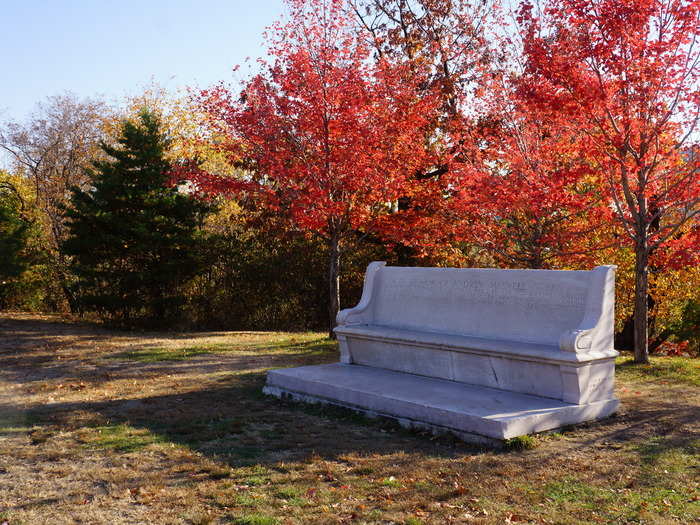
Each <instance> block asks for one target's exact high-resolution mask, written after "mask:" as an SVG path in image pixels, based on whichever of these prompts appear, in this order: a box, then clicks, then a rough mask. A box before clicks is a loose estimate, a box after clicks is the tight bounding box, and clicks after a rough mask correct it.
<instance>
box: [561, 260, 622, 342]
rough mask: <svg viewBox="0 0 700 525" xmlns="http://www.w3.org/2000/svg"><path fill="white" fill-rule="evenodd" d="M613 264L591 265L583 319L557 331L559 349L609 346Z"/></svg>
mask: <svg viewBox="0 0 700 525" xmlns="http://www.w3.org/2000/svg"><path fill="white" fill-rule="evenodd" d="M616 268H617V266H597V267H596V268H595V269H593V271H592V273H593V275H592V276H591V280H590V283H589V285H588V292H587V294H586V309H585V313H584V316H583V320H582V321H581V324H580V325H579V326H578V328H576V329H575V330H569V331H567V332H564V333H563V334H562V335H561V337H560V338H559V348H560V349H561V350H563V351H565V352H591V351H607V350H612V349H613V335H614V331H615V269H616Z"/></svg>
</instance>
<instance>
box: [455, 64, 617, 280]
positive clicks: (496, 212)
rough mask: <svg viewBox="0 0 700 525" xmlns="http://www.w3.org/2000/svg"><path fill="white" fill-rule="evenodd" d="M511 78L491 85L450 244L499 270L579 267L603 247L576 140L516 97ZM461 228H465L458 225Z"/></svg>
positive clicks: (597, 201) (601, 215) (593, 184)
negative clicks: (478, 251)
mask: <svg viewBox="0 0 700 525" xmlns="http://www.w3.org/2000/svg"><path fill="white" fill-rule="evenodd" d="M518 80H519V79H518V78H517V77H516V78H515V79H513V80H510V81H508V82H504V83H500V85H497V84H494V86H493V88H492V92H491V94H490V95H489V96H490V98H491V99H492V100H491V104H490V112H489V115H488V119H485V124H482V126H481V128H482V130H481V137H482V139H481V141H480V143H481V144H482V158H481V159H480V162H479V163H477V164H475V165H473V166H472V167H471V168H470V169H469V172H470V173H469V174H468V176H465V177H463V178H462V181H461V185H460V191H459V192H458V194H457V195H456V196H455V199H454V201H453V203H452V207H453V209H454V210H455V211H456V212H457V213H458V214H459V215H462V218H461V221H458V222H457V224H460V231H458V232H456V238H457V239H460V240H464V241H465V242H467V244H468V245H470V246H477V247H480V248H482V249H485V250H486V251H487V252H488V253H490V254H491V255H492V256H493V257H495V259H496V261H497V262H498V263H499V264H500V265H503V266H506V267H517V268H552V267H560V266H562V265H564V266H575V265H582V264H585V261H587V260H588V258H590V256H591V255H592V254H593V253H594V252H595V251H596V250H597V249H600V248H601V247H603V244H604V242H603V241H604V235H602V231H603V230H604V229H605V228H604V227H605V226H606V225H607V221H608V220H609V218H610V210H609V208H606V206H605V199H604V198H603V196H602V195H601V192H600V190H599V175H598V173H597V172H596V170H594V169H592V167H591V166H590V163H589V162H588V159H586V157H585V150H584V148H582V147H581V145H582V140H584V136H583V135H582V134H581V133H580V132H578V131H577V130H574V129H571V128H569V127H568V126H567V125H566V123H565V122H562V121H561V119H560V117H559V115H557V114H556V113H552V112H546V111H542V110H539V111H538V110H536V108H532V107H530V106H529V105H528V104H527V103H526V102H524V101H522V100H520V99H519V97H518V93H517V89H516V88H517V84H518ZM465 223H467V224H465Z"/></svg>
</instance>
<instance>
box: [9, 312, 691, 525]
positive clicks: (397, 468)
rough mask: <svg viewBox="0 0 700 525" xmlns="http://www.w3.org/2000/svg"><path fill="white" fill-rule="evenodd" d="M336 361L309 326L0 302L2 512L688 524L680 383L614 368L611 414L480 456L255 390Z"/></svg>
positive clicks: (138, 519) (66, 517) (181, 518)
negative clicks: (40, 310)
mask: <svg viewBox="0 0 700 525" xmlns="http://www.w3.org/2000/svg"><path fill="white" fill-rule="evenodd" d="M335 360H337V354H336V348H335V345H334V344H333V343H332V342H330V341H327V340H325V339H323V336H322V335H320V334H309V333H305V334H292V333H273V332H211V333H184V334H183V333H143V334H139V333H122V332H115V331H108V330H105V329H102V328H99V327H95V326H92V325H87V324H81V323H76V322H71V321H67V320H63V319H60V318H58V317H51V316H38V315H29V314H19V313H14V314H12V313H4V314H0V524H2V523H7V524H8V525H14V524H18V523H27V524H35V523H36V524H39V523H51V524H60V523H95V524H102V523H109V524H119V523H164V524H165V523H194V524H203V523H239V524H258V525H265V524H275V523H279V524H286V523H290V524H292V523H406V524H412V525H417V524H420V523H426V524H427V523H436V524H437V523H494V524H495V523H499V524H500V523H664V524H665V523H683V524H685V523H695V522H697V523H700V501H699V499H698V490H699V488H700V486H699V483H698V480H699V479H700V471H699V469H700V459H699V456H698V452H699V450H700V438H699V432H698V431H699V430H700V387H698V386H697V385H696V384H694V383H693V381H692V378H691V379H687V378H685V376H683V374H675V375H672V376H669V377H665V376H664V375H658V374H657V375H655V376H647V375H644V376H640V375H639V374H638V373H637V372H638V371H633V370H631V371H628V370H626V369H625V368H624V367H623V368H622V369H621V370H620V372H619V374H618V389H617V390H618V396H619V397H620V398H621V400H622V409H621V411H620V413H619V414H618V415H616V416H614V417H612V418H609V419H607V420H605V421H601V422H596V423H591V424H586V425H580V426H577V427H575V428H571V429H567V430H566V431H565V432H562V433H558V434H553V435H547V436H539V437H536V438H534V439H533V440H531V441H525V442H523V443H516V444H520V445H522V446H524V447H530V446H532V447H533V448H526V449H525V450H507V451H489V450H481V449H478V448H474V447H470V446H468V445H465V444H463V443H460V442H458V441H455V440H453V439H451V438H449V437H441V438H434V437H431V436H426V435H420V434H417V433H411V432H407V431H404V430H401V429H399V428H397V427H396V426H395V425H393V424H392V423H389V422H383V421H369V420H366V419H363V418H361V417H359V416H355V415H353V414H351V413H349V412H347V411H343V410H335V409H328V408H326V409H322V408H317V407H307V406H305V405H298V404H293V403H287V402H282V401H279V400H276V399H274V398H268V397H266V396H263V395H262V394H261V393H260V389H261V387H262V385H263V383H264V377H265V371H266V370H267V369H269V368H276V367H285V366H298V365H301V364H311V363H321V362H332V361H335ZM684 366H686V368H687V367H688V366H690V367H691V368H688V370H691V372H692V373H693V374H694V373H697V369H695V368H694V367H695V366H696V365H695V364H694V363H691V364H690V365H687V364H686V365H684ZM691 375H692V374H691Z"/></svg>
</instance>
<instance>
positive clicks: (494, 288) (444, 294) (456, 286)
mask: <svg viewBox="0 0 700 525" xmlns="http://www.w3.org/2000/svg"><path fill="white" fill-rule="evenodd" d="M383 286H384V287H385V291H384V292H383V293H384V294H386V298H387V299H390V300H393V301H405V300H416V299H429V298H434V297H441V298H443V300H445V301H455V302H457V301H458V302H462V301H464V302H465V303H471V304H495V305H502V304H511V305H522V306H523V307H532V306H544V307H548V308H561V307H572V308H576V309H580V308H583V306H584V305H585V302H586V291H585V289H584V288H583V287H580V288H579V287H577V289H562V288H563V287H562V286H561V285H559V284H557V283H542V282H540V283H537V282H535V283H533V282H523V281H520V280H499V281H489V280H485V279H469V280H461V279H416V278H402V277H389V278H388V279H386V281H385V282H384V283H383Z"/></svg>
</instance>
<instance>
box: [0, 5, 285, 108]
mask: <svg viewBox="0 0 700 525" xmlns="http://www.w3.org/2000/svg"><path fill="white" fill-rule="evenodd" d="M2 4H3V5H2V8H1V9H0V79H1V80H0V121H3V120H6V119H19V120H22V119H24V118H25V117H26V116H27V115H28V114H29V113H30V111H31V110H32V108H33V106H34V105H35V104H36V103H37V102H39V101H41V100H43V99H45V98H46V97H47V96H50V95H55V94H58V93H63V92H66V91H71V92H73V93H75V94H77V95H79V96H94V95H100V96H103V97H105V98H106V99H107V100H109V101H113V100H116V99H119V98H120V97H123V96H124V95H126V94H129V93H137V92H138V90H139V88H140V87H143V86H146V85H148V84H149V83H151V81H155V82H157V83H158V84H160V85H162V86H165V87H167V88H169V89H176V88H178V87H184V86H197V85H199V86H207V85H210V84H213V83H215V82H217V81H219V80H234V79H236V78H239V77H240V75H241V74H243V75H244V74H245V71H246V70H247V69H248V68H247V67H242V68H241V73H238V74H237V75H235V76H234V74H233V73H232V67H233V66H234V65H235V64H243V62H244V60H245V59H246V57H250V58H251V59H252V60H255V58H257V57H259V56H262V55H263V54H264V49H263V48H262V47H261V45H262V33H263V31H264V29H265V28H266V27H267V26H269V25H270V24H272V23H273V22H274V21H276V20H277V19H279V18H280V16H281V14H282V12H283V9H284V8H283V2H282V0H251V1H248V0H140V1H137V0H118V1H116V2H109V1H107V0H5V1H3V2H2ZM252 67H254V64H253V66H252Z"/></svg>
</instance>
